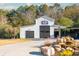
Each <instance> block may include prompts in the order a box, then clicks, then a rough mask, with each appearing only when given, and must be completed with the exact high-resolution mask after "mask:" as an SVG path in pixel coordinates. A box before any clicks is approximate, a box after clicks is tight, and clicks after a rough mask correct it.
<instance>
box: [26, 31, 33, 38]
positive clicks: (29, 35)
mask: <svg viewBox="0 0 79 59" xmlns="http://www.w3.org/2000/svg"><path fill="white" fill-rule="evenodd" d="M26 38H34V31H26Z"/></svg>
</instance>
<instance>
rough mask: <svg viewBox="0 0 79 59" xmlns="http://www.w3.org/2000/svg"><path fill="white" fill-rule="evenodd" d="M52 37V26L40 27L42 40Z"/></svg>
mask: <svg viewBox="0 0 79 59" xmlns="http://www.w3.org/2000/svg"><path fill="white" fill-rule="evenodd" d="M48 37H50V26H40V38H48Z"/></svg>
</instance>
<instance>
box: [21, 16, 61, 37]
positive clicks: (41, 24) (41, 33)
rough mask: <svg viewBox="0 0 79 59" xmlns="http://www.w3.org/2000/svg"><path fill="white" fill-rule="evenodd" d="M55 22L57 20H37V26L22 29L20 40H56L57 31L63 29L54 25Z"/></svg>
mask: <svg viewBox="0 0 79 59" xmlns="http://www.w3.org/2000/svg"><path fill="white" fill-rule="evenodd" d="M54 21H55V19H52V18H50V17H47V16H42V17H40V18H38V19H36V23H35V25H31V26H22V27H20V38H48V37H51V38H54V36H55V30H56V29H59V27H62V26H59V25H54ZM62 28H63V27H62ZM58 33H59V32H58Z"/></svg>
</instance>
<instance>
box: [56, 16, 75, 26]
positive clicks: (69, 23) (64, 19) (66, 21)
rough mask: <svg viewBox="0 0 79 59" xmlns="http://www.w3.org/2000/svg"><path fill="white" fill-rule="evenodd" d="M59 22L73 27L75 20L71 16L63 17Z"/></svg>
mask: <svg viewBox="0 0 79 59" xmlns="http://www.w3.org/2000/svg"><path fill="white" fill-rule="evenodd" d="M57 23H58V24H59V25H62V26H66V27H72V26H73V23H74V22H73V21H72V20H71V19H69V18H66V17H62V18H61V19H59V20H58V21H57Z"/></svg>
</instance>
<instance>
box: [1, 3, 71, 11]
mask: <svg viewBox="0 0 79 59" xmlns="http://www.w3.org/2000/svg"><path fill="white" fill-rule="evenodd" d="M31 4H32V3H31ZM31 4H30V3H0V9H9V10H10V9H16V8H18V7H19V6H24V5H31ZM34 5H36V4H34ZM37 5H39V3H37ZM48 5H51V4H48ZM60 5H61V7H62V8H64V7H65V6H68V5H72V4H71V3H61V4H60Z"/></svg>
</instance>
